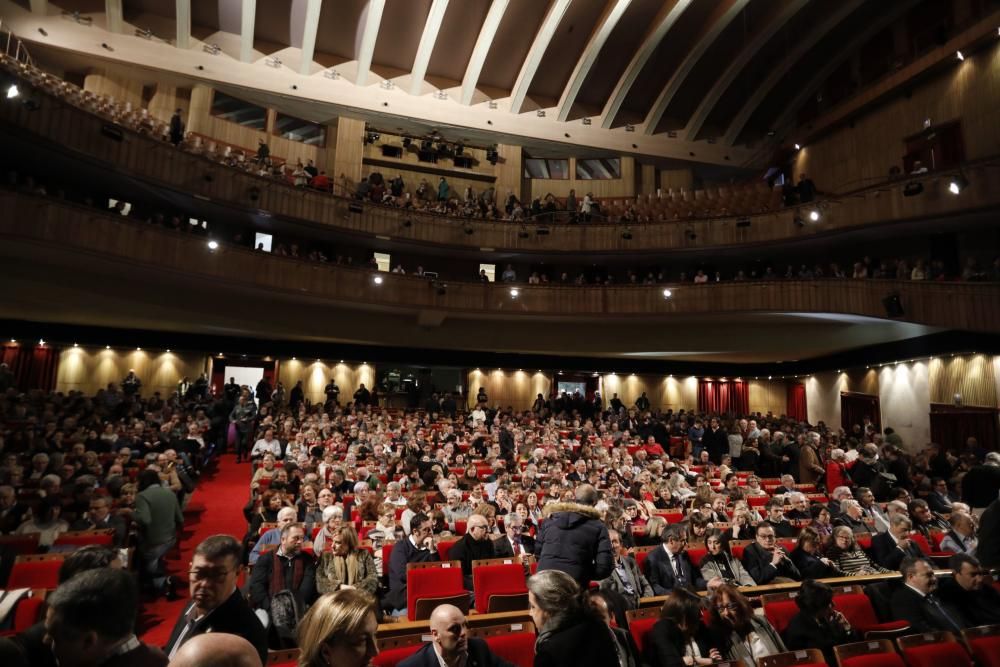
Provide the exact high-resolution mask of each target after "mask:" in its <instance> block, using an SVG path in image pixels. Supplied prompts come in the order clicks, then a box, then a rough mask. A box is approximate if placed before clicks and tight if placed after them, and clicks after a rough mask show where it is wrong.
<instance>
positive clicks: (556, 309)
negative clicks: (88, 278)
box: [0, 192, 1000, 332]
mask: <svg viewBox="0 0 1000 667" xmlns="http://www.w3.org/2000/svg"><path fill="white" fill-rule="evenodd" d="M0 205H2V206H3V210H4V211H5V212H6V213H7V214H6V215H4V216H2V217H0V238H2V239H3V244H6V245H7V249H6V252H8V253H10V252H16V248H19V247H27V246H24V245H23V244H30V246H32V247H35V248H38V247H42V248H47V249H51V250H52V252H53V256H59V253H70V255H64V256H75V257H88V258H90V257H93V258H96V260H97V261H99V262H101V263H102V265H104V266H114V265H115V264H116V263H121V264H122V266H123V271H128V272H133V271H149V272H163V271H168V272H175V273H179V274H181V273H182V274H184V275H185V276H188V277H191V278H194V279H197V280H198V281H199V282H200V283H201V284H203V285H205V286H206V288H205V289H206V290H211V289H212V286H213V285H220V286H224V285H229V286H239V287H240V288H241V289H243V288H247V287H249V288H255V289H259V290H261V294H262V295H264V294H266V295H268V298H280V296H281V295H282V294H284V295H286V297H288V298H293V297H294V298H302V297H303V296H308V298H310V299H320V300H323V301H329V302H331V303H336V304H341V305H346V306H349V307H350V306H352V305H353V306H356V307H358V308H364V309H369V308H371V307H379V308H383V309H385V308H388V309H393V310H397V311H405V312H410V313H412V312H422V311H435V312H441V313H454V314H463V313H464V314H476V315H489V316H498V315H499V316H504V317H510V318H521V317H529V318H530V317H536V318H537V317H542V318H553V317H556V318H592V317H595V316H599V317H602V318H603V317H608V316H611V317H615V318H624V320H623V322H624V321H627V319H629V318H636V321H639V320H641V319H644V318H657V317H664V316H670V315H675V314H689V315H690V314H706V315H708V314H718V313H723V312H730V313H732V312H801V313H844V314H853V315H862V316H869V317H878V318H885V317H886V311H885V307H884V305H883V299H885V297H886V296H888V295H890V294H895V295H898V296H899V298H900V301H901V303H902V304H903V307H904V309H905V313H906V314H905V317H904V318H902V319H905V320H907V321H911V322H917V323H922V324H927V325H932V326H939V327H946V328H949V329H966V330H970V331H988V332H996V331H1000V308H997V307H996V305H997V304H998V303H1000V284H995V283H948V282H945V283H937V282H913V281H894V280H825V281H823V280H820V281H791V280H789V281H784V280H782V281H769V282H739V283H717V284H705V285H690V284H685V285H656V286H643V285H635V286H611V287H576V286H574V287H555V286H544V287H542V286H517V287H513V288H512V286H510V285H507V284H498V283H481V282H455V281H449V282H448V283H447V285H442V283H439V282H438V283H436V282H434V281H430V280H427V279H425V278H419V277H414V276H401V275H396V274H390V273H380V272H373V271H370V270H366V269H357V268H351V267H345V266H339V265H329V264H316V263H312V262H307V261H303V260H299V259H293V258H288V257H279V256H275V255H271V254H269V253H263V252H254V251H252V250H250V249H245V248H237V247H231V246H224V245H223V246H220V247H218V248H217V249H216V250H215V251H214V252H212V251H210V250H209V249H208V247H207V244H206V239H205V238H203V237H196V236H192V235H190V234H185V233H178V232H172V231H170V230H167V229H164V228H161V227H156V226H152V225H149V224H145V223H140V222H135V221H133V220H130V219H127V218H122V217H121V216H115V215H111V214H108V213H105V212H103V211H98V210H95V209H91V208H85V207H81V206H76V205H73V204H67V203H65V202H62V201H58V200H52V199H47V198H43V197H36V196H33V195H25V194H18V193H13V192H4V193H0ZM56 251H58V252H56ZM125 267H127V268H125ZM376 277H377V278H379V279H380V280H378V281H376ZM512 289H516V292H513V291H512ZM664 290H670V296H669V298H668V297H666V296H665V294H664Z"/></svg>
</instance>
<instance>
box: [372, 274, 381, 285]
mask: <svg viewBox="0 0 1000 667" xmlns="http://www.w3.org/2000/svg"><path fill="white" fill-rule="evenodd" d="M372 282H373V283H375V284H376V285H381V284H382V276H375V277H374V278H372Z"/></svg>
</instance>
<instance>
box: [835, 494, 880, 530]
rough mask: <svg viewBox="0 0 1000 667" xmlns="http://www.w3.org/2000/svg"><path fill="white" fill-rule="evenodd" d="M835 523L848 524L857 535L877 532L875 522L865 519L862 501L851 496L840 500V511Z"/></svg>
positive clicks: (839, 524) (838, 524)
mask: <svg viewBox="0 0 1000 667" xmlns="http://www.w3.org/2000/svg"><path fill="white" fill-rule="evenodd" d="M833 525H834V527H836V526H847V527H848V528H850V529H851V532H853V533H855V534H857V535H872V534H874V533H875V532H876V531H875V527H874V525H873V522H872V523H869V522H868V521H865V514H864V510H863V509H862V507H861V503H860V502H858V501H857V500H853V499H850V498H847V499H844V500H841V501H840V512H839V513H838V515H837V518H836V519H835V520H834V522H833Z"/></svg>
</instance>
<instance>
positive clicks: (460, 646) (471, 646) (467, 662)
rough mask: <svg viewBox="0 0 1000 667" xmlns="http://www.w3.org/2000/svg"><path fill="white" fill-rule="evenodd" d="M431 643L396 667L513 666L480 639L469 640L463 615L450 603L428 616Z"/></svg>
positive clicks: (439, 607)
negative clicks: (446, 666) (451, 666)
mask: <svg viewBox="0 0 1000 667" xmlns="http://www.w3.org/2000/svg"><path fill="white" fill-rule="evenodd" d="M430 629H431V641H429V642H427V643H425V644H424V645H423V647H421V649H420V650H419V651H417V652H416V653H414V654H413V655H411V656H410V657H409V658H407V659H406V660H404V661H402V662H401V663H399V667H440V666H441V665H464V667H514V666H513V665H512V664H511V663H509V662H507V661H506V660H504V659H502V658H499V657H497V656H496V655H494V654H493V652H492V651H490V647H489V645H488V644H487V643H486V642H485V641H483V640H482V639H478V638H475V637H469V626H468V623H467V622H466V620H465V614H463V613H462V610H461V609H459V608H458V607H455V606H453V605H450V604H443V605H439V606H438V607H436V608H435V609H434V611H433V612H432V613H431V618H430Z"/></svg>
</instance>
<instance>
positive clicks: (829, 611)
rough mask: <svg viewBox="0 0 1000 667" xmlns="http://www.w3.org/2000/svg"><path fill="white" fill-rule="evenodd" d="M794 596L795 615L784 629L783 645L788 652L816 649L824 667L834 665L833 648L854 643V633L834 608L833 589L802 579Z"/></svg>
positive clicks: (856, 635)
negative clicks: (824, 662) (825, 663)
mask: <svg viewBox="0 0 1000 667" xmlns="http://www.w3.org/2000/svg"><path fill="white" fill-rule="evenodd" d="M798 593H799V594H798V595H796V596H795V605H796V606H797V607H798V608H799V613H797V614H796V615H795V616H794V617H792V620H791V621H790V622H789V623H788V627H787V628H786V629H785V645H786V646H787V647H788V648H789V650H792V651H797V650H800V649H807V648H818V649H820V650H821V651H823V655H824V657H826V661H827V664H830V665H835V664H837V661H836V659H835V657H834V654H833V647H834V646H836V645H838V644H847V643H850V642H852V641H856V640H857V639H858V633H857V632H855V631H854V629H853V628H851V624H850V622H849V621H848V620H847V617H845V616H844V615H843V614H842V613H840V612H839V611H837V610H836V609H834V606H833V589H832V588H830V586H829V585H828V584H825V583H823V582H821V581H815V580H813V579H806V580H805V581H803V582H802V586H801V587H800V588H799V591H798Z"/></svg>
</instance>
